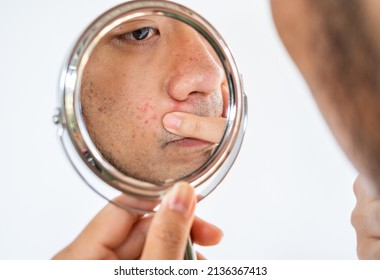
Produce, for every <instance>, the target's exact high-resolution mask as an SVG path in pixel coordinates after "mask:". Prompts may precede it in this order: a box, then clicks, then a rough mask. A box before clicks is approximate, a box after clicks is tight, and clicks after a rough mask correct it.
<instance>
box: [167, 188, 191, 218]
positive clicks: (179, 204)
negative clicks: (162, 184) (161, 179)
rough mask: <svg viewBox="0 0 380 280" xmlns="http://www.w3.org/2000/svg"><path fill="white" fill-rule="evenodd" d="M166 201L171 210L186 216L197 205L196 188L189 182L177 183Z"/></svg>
mask: <svg viewBox="0 0 380 280" xmlns="http://www.w3.org/2000/svg"><path fill="white" fill-rule="evenodd" d="M164 201H165V203H166V205H167V206H168V207H169V209H170V210H172V211H175V212H177V213H180V214H182V215H185V216H186V215H188V214H190V213H191V211H192V210H193V208H194V205H195V196H194V190H193V188H192V187H191V186H190V185H188V184H187V183H177V184H175V185H174V187H173V189H172V190H170V192H169V193H168V194H167V196H166V197H165V200H164Z"/></svg>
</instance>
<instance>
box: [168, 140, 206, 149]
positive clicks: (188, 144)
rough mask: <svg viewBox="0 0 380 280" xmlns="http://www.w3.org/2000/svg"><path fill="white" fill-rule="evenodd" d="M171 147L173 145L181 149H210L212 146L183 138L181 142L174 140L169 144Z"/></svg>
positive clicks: (201, 141) (200, 141)
mask: <svg viewBox="0 0 380 280" xmlns="http://www.w3.org/2000/svg"><path fill="white" fill-rule="evenodd" d="M170 144H171V145H175V146H176V147H183V148H192V147H196V148H203V147H210V146H212V145H213V144H212V143H211V142H207V141H203V140H199V139H195V138H184V139H181V140H176V141H172V142H170Z"/></svg>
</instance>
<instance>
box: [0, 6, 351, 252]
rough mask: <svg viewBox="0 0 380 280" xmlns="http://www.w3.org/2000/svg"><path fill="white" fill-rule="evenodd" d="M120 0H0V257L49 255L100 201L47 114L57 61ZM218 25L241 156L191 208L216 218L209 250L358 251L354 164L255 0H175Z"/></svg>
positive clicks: (50, 109)
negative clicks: (245, 106) (239, 106)
mask: <svg viewBox="0 0 380 280" xmlns="http://www.w3.org/2000/svg"><path fill="white" fill-rule="evenodd" d="M120 2H121V1H104V0H93V1H83V0H76V1H74V0H66V1H43V0H39V1H37V0H35V1H27V0H24V1H20V0H19V1H1V2H0V89H1V93H0V96H1V101H0V102H1V103H0V104H1V108H0V124H1V137H0V159H1V160H0V176H1V181H0V259H49V258H51V257H52V256H53V255H54V254H55V253H56V252H57V251H59V250H60V249H61V248H62V247H64V246H65V245H66V244H68V243H69V242H70V241H71V240H72V239H73V238H74V237H75V236H77V234H78V233H79V232H80V231H81V229H82V228H83V227H84V226H85V225H86V223H87V222H88V221H89V220H90V219H91V217H93V216H94V215H95V214H96V213H97V212H98V211H99V210H100V209H101V208H102V207H103V206H104V205H105V201H104V200H103V199H102V198H100V197H98V196H97V195H96V194H95V193H93V192H92V191H91V190H90V189H89V188H88V187H87V186H86V185H85V183H84V182H82V181H81V179H80V178H79V176H78V175H77V174H76V173H75V171H74V169H73V168H72V167H71V165H70V164H69V162H68V160H67V159H66V158H65V155H64V154H63V150H62V148H61V146H60V143H59V141H58V139H57V138H56V127H55V126H54V125H53V123H52V114H53V111H54V108H55V107H56V105H57V102H56V101H57V100H56V95H57V84H58V77H59V71H60V68H61V65H62V63H63V61H64V57H65V55H66V54H67V52H68V51H69V48H70V46H71V44H72V43H73V42H74V40H75V39H76V38H77V36H78V35H79V34H80V32H81V31H82V30H83V29H84V28H85V27H86V25H87V24H89V23H90V22H91V21H92V20H93V19H94V18H95V17H96V16H98V15H99V14H101V13H102V12H103V11H104V10H106V9H108V8H110V7H112V6H114V5H115V4H118V3H120ZM178 2H180V3H183V4H186V5H187V6H189V7H190V8H193V9H194V10H196V11H198V12H199V13H200V14H201V15H203V16H205V17H206V18H207V19H208V20H209V21H210V22H211V23H212V24H214V26H215V27H216V28H217V29H218V30H219V31H220V33H221V34H222V35H223V37H224V38H225V40H226V41H227V43H228V44H229V46H230V48H231V50H232V52H233V53H234V56H235V60H236V62H237V64H238V66H239V69H240V72H242V73H243V75H244V81H245V91H246V93H247V95H248V98H249V123H248V129H247V132H246V137H245V140H244V144H243V147H242V149H241V152H240V154H239V157H238V159H237V161H236V163H235V165H234V166H233V167H232V170H231V171H230V173H229V174H228V175H227V177H226V179H225V180H224V181H223V182H222V183H221V184H220V186H219V187H218V188H217V189H216V190H215V191H214V192H213V193H212V194H211V195H210V196H209V197H208V198H207V199H205V200H204V201H202V202H201V203H200V204H199V205H198V209H197V214H198V215H200V216H201V217H202V218H204V219H206V220H208V221H211V222H213V223H215V224H216V225H218V226H219V227H221V228H222V229H223V230H224V233H225V235H224V239H223V241H222V242H221V244H220V245H218V246H216V247H210V248H199V250H200V251H201V252H202V253H203V254H205V255H206V256H207V257H208V258H210V259H355V258H356V253H355V246H356V245H355V233H354V230H353V228H352V226H351V224H350V215H351V211H352V209H353V207H354V204H355V199H354V195H353V193H352V183H353V180H354V178H355V176H356V171H355V170H354V169H353V167H352V166H351V164H350V163H349V161H348V160H347V159H346V157H345V155H344V154H343V153H342V152H341V150H340V148H339V146H338V145H337V144H336V142H335V140H334V138H333V137H332V135H331V133H330V131H329V130H328V128H327V127H326V125H325V123H324V121H323V119H322V118H321V116H320V114H319V112H318V109H317V108H316V106H315V104H314V101H313V99H312V97H311V94H310V92H309V90H308V88H307V86H306V85H305V83H304V81H303V80H302V77H301V76H300V74H299V73H298V71H297V69H296V68H295V66H294V65H293V63H292V61H291V60H290V59H289V57H288V55H287V53H286V51H285V50H284V48H283V46H282V44H281V42H280V41H279V38H278V37H277V34H276V31H275V29H274V27H273V23H272V19H271V13H270V6H269V2H267V1H264V0H254V1H246V0H234V1H195V0H188V1H185V0H182V1H178Z"/></svg>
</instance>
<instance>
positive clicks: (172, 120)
mask: <svg viewBox="0 0 380 280" xmlns="http://www.w3.org/2000/svg"><path fill="white" fill-rule="evenodd" d="M162 121H163V124H164V126H165V128H170V129H178V128H179V126H180V125H181V121H182V119H181V118H180V117H179V116H178V115H176V114H174V113H169V114H166V115H165V117H164V119H163V120H162Z"/></svg>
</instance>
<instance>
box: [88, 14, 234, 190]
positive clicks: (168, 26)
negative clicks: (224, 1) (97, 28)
mask: <svg viewBox="0 0 380 280" xmlns="http://www.w3.org/2000/svg"><path fill="white" fill-rule="evenodd" d="M225 82H226V79H225V75H224V71H223V68H222V66H221V63H220V61H219V58H218V57H217V55H216V54H215V52H214V50H213V49H212V47H211V46H210V45H209V44H208V42H207V41H206V40H205V39H204V38H203V37H202V36H201V35H200V34H199V33H197V32H196V31H195V30H194V29H192V28H191V27H189V26H187V25H186V24H184V23H182V22H179V21H177V20H174V19H170V18H166V17H160V16H144V17H141V18H138V19H134V20H132V21H129V22H125V23H123V24H121V25H119V26H118V27H116V28H114V29H113V30H112V31H110V32H109V33H108V34H106V35H105V37H104V38H103V39H102V41H101V42H100V43H99V45H98V46H97V47H96V48H95V50H94V51H93V53H92V54H91V57H90V59H89V61H88V64H87V65H86V68H85V71H84V75H83V83H82V87H81V102H82V113H83V117H84V120H85V122H86V125H87V128H88V131H89V133H90V136H91V138H92V140H93V141H94V143H95V145H96V146H97V148H98V149H99V151H100V152H101V153H102V154H103V155H104V156H105V158H106V159H107V160H108V161H109V162H110V163H112V164H113V165H114V166H116V167H117V168H118V169H119V170H121V171H122V172H124V173H126V174H128V175H130V176H133V177H135V178H138V179H142V180H148V181H151V182H157V183H158V182H164V181H165V180H167V179H173V178H175V179H177V178H179V177H182V176H185V175H188V174H190V173H191V172H193V171H195V170H196V169H197V168H199V167H200V166H201V165H202V164H203V163H205V162H206V161H207V159H208V158H209V157H210V156H211V153H212V152H213V150H214V148H215V145H214V144H212V143H208V142H204V141H201V140H196V139H188V138H183V137H180V136H177V135H174V134H171V133H169V132H168V131H167V130H165V129H164V127H163V125H162V119H163V117H164V116H165V115H166V114H167V113H169V112H174V111H175V112H188V113H192V114H195V115H199V116H210V117H219V116H221V115H222V113H223V97H222V95H223V94H224V95H225V94H226V93H225V92H223V91H225V88H226V87H225V86H224V84H225ZM227 94H228V93H227Z"/></svg>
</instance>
